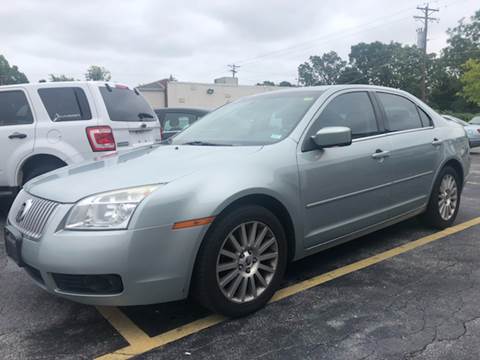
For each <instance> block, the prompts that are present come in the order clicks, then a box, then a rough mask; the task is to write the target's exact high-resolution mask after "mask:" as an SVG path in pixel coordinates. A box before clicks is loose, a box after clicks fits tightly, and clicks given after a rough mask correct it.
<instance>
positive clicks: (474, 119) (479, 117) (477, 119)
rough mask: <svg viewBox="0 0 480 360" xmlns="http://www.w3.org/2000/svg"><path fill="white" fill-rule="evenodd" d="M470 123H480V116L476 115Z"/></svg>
mask: <svg viewBox="0 0 480 360" xmlns="http://www.w3.org/2000/svg"><path fill="white" fill-rule="evenodd" d="M470 124H475V125H480V116H475V117H474V118H473V119H472V120H470Z"/></svg>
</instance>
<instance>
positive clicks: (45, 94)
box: [38, 87, 92, 121]
mask: <svg viewBox="0 0 480 360" xmlns="http://www.w3.org/2000/svg"><path fill="white" fill-rule="evenodd" d="M38 94H39V95H40V98H41V99H42V102H43V105H44V106H45V109H47V112H48V115H49V116H50V120H52V121H78V120H90V119H91V118H92V113H91V111H90V106H89V105H88V100H87V97H86V95H85V92H84V91H83V89H81V88H79V87H56V88H44V89H38Z"/></svg>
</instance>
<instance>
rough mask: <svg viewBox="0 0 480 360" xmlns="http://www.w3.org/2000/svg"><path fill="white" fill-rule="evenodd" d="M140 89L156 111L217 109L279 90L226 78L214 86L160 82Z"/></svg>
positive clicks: (145, 85) (218, 80) (217, 80)
mask: <svg viewBox="0 0 480 360" xmlns="http://www.w3.org/2000/svg"><path fill="white" fill-rule="evenodd" d="M137 89H138V90H139V91H140V92H141V93H142V95H143V96H144V97H145V99H147V101H148V102H149V103H150V104H151V105H152V107H153V108H162V107H192V108H204V109H215V108H217V107H219V106H222V105H224V104H226V103H229V102H231V101H234V100H236V99H239V98H241V97H243V96H247V95H254V94H258V93H262V92H266V91H272V90H277V89H278V87H276V86H254V85H238V79H237V78H233V77H223V78H219V79H215V82H214V83H213V84H207V83H193V82H183V81H175V80H169V79H164V80H159V81H154V82H152V83H148V84H144V85H140V86H138V87H137Z"/></svg>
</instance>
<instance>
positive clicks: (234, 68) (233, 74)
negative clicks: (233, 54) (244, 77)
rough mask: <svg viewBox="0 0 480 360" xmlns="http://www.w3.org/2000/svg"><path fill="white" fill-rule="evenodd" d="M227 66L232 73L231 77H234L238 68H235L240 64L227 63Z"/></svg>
mask: <svg viewBox="0 0 480 360" xmlns="http://www.w3.org/2000/svg"><path fill="white" fill-rule="evenodd" d="M227 66H228V67H229V68H230V70H229V71H230V72H231V73H232V77H233V78H234V77H235V74H236V73H238V70H237V69H238V68H239V67H240V66H238V65H235V64H231V65H227Z"/></svg>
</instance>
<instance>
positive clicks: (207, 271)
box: [192, 205, 287, 317]
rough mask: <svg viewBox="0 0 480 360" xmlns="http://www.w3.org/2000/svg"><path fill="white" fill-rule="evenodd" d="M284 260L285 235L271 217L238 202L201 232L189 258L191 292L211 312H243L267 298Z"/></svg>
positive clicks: (230, 314)
mask: <svg viewBox="0 0 480 360" xmlns="http://www.w3.org/2000/svg"><path fill="white" fill-rule="evenodd" d="M243 229H245V231H243ZM242 233H243V234H245V235H246V237H243V236H242ZM252 234H255V236H254V237H252ZM230 235H233V238H235V240H236V242H237V245H238V246H235V244H234V242H233V240H232V237H231V236H230ZM262 235H263V237H262ZM245 238H246V240H247V241H246V244H245V242H244V241H242V239H245ZM269 244H270V245H269ZM245 245H246V246H245ZM275 253H276V254H277V255H275ZM225 254H227V255H228V256H226V255H225ZM275 256H276V257H275ZM286 264H287V240H286V236H285V231H284V229H283V226H282V225H281V223H280V221H279V220H278V219H277V217H276V216H275V215H274V214H273V213H272V212H270V211H269V210H267V209H265V208H263V207H261V206H256V205H245V206H241V207H238V208H236V209H234V210H232V211H230V212H228V213H227V214H225V215H224V216H222V217H221V218H218V219H217V221H216V222H215V223H214V224H213V225H212V228H211V229H209V231H208V232H207V235H206V237H205V239H204V241H203V244H202V246H201V248H200V250H199V254H198V256H197V261H196V264H195V270H194V274H193V279H192V281H193V283H192V284H193V285H192V294H193V296H194V298H196V299H197V301H199V302H200V303H201V304H202V305H203V306H205V307H207V308H208V309H210V310H212V311H213V312H215V313H219V314H222V315H225V316H228V317H240V316H245V315H248V314H250V313H253V312H255V311H257V310H258V309H260V308H262V307H263V306H265V304H266V303H267V302H268V300H270V298H271V297H272V296H273V294H274V293H275V291H276V290H277V289H278V287H279V286H280V282H281V281H282V279H283V275H284V273H285V268H286ZM223 268H228V269H223ZM267 269H268V271H267ZM228 277H231V280H230V281H227V280H228V279H227V278H228ZM261 279H263V282H262V281H261ZM222 283H223V286H222ZM229 294H231V295H229Z"/></svg>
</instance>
